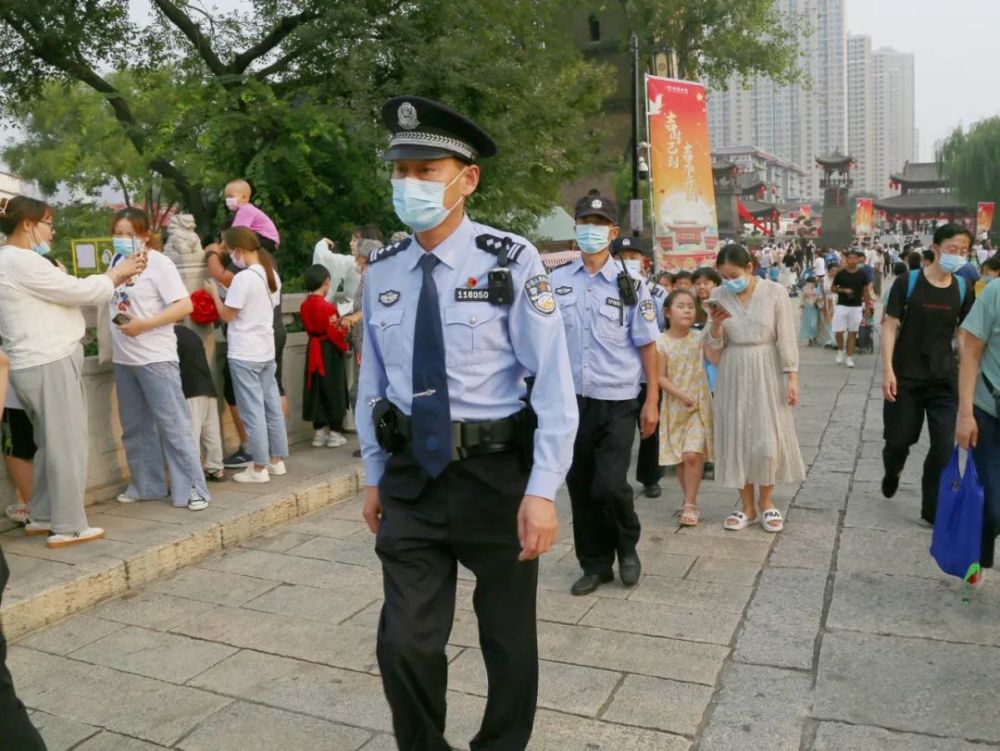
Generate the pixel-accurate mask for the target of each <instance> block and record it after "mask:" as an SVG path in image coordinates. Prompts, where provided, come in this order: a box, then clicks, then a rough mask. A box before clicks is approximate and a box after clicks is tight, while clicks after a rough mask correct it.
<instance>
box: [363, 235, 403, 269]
mask: <svg viewBox="0 0 1000 751" xmlns="http://www.w3.org/2000/svg"><path fill="white" fill-rule="evenodd" d="M411 242H413V238H412V237H407V238H404V239H402V240H397V241H396V242H394V243H392V245H386V246H385V247H384V248H379V249H378V250H373V251H372V252H371V255H370V256H368V263H378V262H379V261H384V260H385V259H386V258H391V257H392V256H394V255H396V254H397V253H402V252H403V251H404V250H406V249H407V248H408V247H410V243H411Z"/></svg>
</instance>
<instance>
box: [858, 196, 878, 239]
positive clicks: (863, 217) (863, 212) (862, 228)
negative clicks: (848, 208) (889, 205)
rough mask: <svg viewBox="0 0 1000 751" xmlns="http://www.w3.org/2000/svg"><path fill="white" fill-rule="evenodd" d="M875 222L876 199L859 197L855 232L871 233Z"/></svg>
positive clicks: (859, 233) (861, 233)
mask: <svg viewBox="0 0 1000 751" xmlns="http://www.w3.org/2000/svg"><path fill="white" fill-rule="evenodd" d="M874 222H875V199H873V198H859V199H858V203H857V206H856V208H855V209H854V234H856V235H870V234H871V233H872V225H873V224H874Z"/></svg>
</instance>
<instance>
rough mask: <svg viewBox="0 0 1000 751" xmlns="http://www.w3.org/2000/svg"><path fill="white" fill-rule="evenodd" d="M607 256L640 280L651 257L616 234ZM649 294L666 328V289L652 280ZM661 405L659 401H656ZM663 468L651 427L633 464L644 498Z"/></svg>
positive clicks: (656, 488)
mask: <svg viewBox="0 0 1000 751" xmlns="http://www.w3.org/2000/svg"><path fill="white" fill-rule="evenodd" d="M611 255H612V256H613V257H614V258H617V259H618V260H619V261H621V262H622V265H623V266H624V267H625V270H626V271H627V272H628V273H629V276H631V277H632V278H633V279H637V280H638V281H640V282H641V281H643V279H642V259H643V258H651V257H652V255H653V252H652V250H646V248H645V247H644V246H643V245H642V241H641V240H640V239H639V238H637V237H619V238H618V239H617V240H615V241H614V242H613V243H611ZM647 287H648V289H649V296H650V297H651V298H652V299H653V305H654V306H655V309H656V326H657V328H659V330H660V331H661V332H662V331H663V330H664V329H665V328H666V327H667V322H666V314H665V312H664V310H663V304H664V303H665V302H666V301H667V291H666V290H665V289H663V287H661V286H660V285H659V284H656V283H655V282H654V283H653V284H649V285H647ZM645 401H646V374H645V373H643V374H642V375H641V376H640V379H639V404H643V403H645ZM660 406H661V407H662V402H661V404H660ZM636 424H637V425H638V427H639V432H640V434H641V433H642V422H641V420H640V419H639V417H638V415H637V416H636ZM661 477H663V471H662V470H661V469H660V431H659V430H654V431H653V432H652V434H651V435H648V436H646V437H645V438H643V437H642V436H641V435H640V437H639V455H638V457H637V459H636V463H635V479H636V482H638V483H639V484H640V485H642V488H643V492H644V493H645V494H646V497H647V498H659V497H660V492H661V491H660V478H661Z"/></svg>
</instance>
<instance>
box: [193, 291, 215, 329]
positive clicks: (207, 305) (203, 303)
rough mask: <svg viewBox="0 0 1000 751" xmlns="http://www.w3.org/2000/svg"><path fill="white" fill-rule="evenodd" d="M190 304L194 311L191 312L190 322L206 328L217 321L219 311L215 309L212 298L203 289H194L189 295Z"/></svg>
mask: <svg viewBox="0 0 1000 751" xmlns="http://www.w3.org/2000/svg"><path fill="white" fill-rule="evenodd" d="M191 303H192V304H193V305H194V310H192V311H191V320H192V321H194V322H195V323H198V324H201V325H203V326H208V325H210V324H213V323H215V322H216V321H218V320H219V311H218V310H216V308H215V301H214V300H213V299H212V296H211V295H210V294H208V292H206V291H205V290H203V289H196V290H195V291H194V292H192V293H191Z"/></svg>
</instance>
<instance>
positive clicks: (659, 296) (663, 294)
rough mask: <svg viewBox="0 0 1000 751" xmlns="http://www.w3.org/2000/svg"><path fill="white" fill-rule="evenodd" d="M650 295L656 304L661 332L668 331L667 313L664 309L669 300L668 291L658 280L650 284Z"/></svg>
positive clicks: (657, 322)
mask: <svg viewBox="0 0 1000 751" xmlns="http://www.w3.org/2000/svg"><path fill="white" fill-rule="evenodd" d="M649 296H650V297H651V298H653V305H655V306H656V325H657V326H658V327H659V329H660V331H661V332H663V331H666V330H667V314H666V311H664V309H663V305H664V303H666V302H667V291H666V290H665V289H663V287H661V286H660V285H659V284H657V283H656V282H653V283H652V284H650V285H649Z"/></svg>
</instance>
